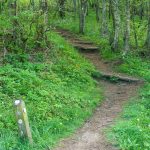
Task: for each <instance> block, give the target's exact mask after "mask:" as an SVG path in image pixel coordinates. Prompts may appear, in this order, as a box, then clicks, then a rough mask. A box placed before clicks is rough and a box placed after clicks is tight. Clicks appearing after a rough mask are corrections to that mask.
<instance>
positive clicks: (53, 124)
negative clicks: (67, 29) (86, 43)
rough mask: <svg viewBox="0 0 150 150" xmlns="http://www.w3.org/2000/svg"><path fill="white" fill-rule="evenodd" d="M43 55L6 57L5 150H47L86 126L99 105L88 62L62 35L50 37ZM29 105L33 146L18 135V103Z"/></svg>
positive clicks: (1, 96) (1, 130)
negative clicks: (85, 122)
mask: <svg viewBox="0 0 150 150" xmlns="http://www.w3.org/2000/svg"><path fill="white" fill-rule="evenodd" d="M49 37H53V38H51V42H52V43H53V44H52V45H53V46H52V48H51V49H50V50H49V51H47V53H46V54H45V55H44V53H43V52H42V53H40V52H37V53H35V54H32V55H30V54H15V55H12V54H10V55H7V56H6V57H5V61H4V63H5V65H3V66H1V67H0V150H42V149H43V150H44V149H46V148H48V147H49V148H51V147H52V146H53V145H54V144H56V142H57V141H58V140H59V139H60V138H62V137H65V136H67V135H69V134H71V133H72V132H73V131H74V130H75V129H76V128H78V127H79V126H81V124H82V123H83V122H84V120H85V119H86V118H87V117H89V116H90V115H91V113H92V110H93V109H94V108H95V107H96V105H97V103H99V101H100V91H99V89H98V88H97V87H96V82H95V81H94V80H93V79H92V77H91V74H92V72H93V71H94V67H93V66H92V65H91V64H89V63H88V62H87V61H86V60H85V59H84V58H82V57H81V56H79V55H78V53H77V52H76V51H75V50H74V49H73V48H72V47H71V46H70V45H69V44H68V43H66V42H65V41H64V40H63V39H62V38H61V37H59V36H58V35H56V34H54V33H49ZM16 99H23V100H24V101H25V103H26V107H27V111H28V116H29V121H30V126H31V129H32V135H33V141H34V144H33V146H30V145H29V144H28V142H26V141H21V140H20V139H19V137H18V131H17V130H18V129H17V123H16V119H15V114H14V106H13V103H14V100H16Z"/></svg>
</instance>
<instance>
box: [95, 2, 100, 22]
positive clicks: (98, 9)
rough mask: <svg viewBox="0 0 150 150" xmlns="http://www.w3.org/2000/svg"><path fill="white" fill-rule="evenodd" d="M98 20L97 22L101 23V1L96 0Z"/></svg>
mask: <svg viewBox="0 0 150 150" xmlns="http://www.w3.org/2000/svg"><path fill="white" fill-rule="evenodd" d="M96 20H97V22H99V21H100V7H99V0H96Z"/></svg>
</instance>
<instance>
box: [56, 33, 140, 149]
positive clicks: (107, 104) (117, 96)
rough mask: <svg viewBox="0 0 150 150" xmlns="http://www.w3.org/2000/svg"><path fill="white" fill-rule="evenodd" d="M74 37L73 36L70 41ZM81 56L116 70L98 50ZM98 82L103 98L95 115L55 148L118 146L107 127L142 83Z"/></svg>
mask: <svg viewBox="0 0 150 150" xmlns="http://www.w3.org/2000/svg"><path fill="white" fill-rule="evenodd" d="M62 32H63V35H64V34H65V35H67V37H70V36H69V35H68V34H69V32H67V31H66V30H65V31H64V30H63V31H62ZM64 32H65V33H64ZM60 34H61V33H60ZM71 35H72V34H71ZM75 38H76V37H75ZM67 39H68V38H67ZM72 40H73V37H72V38H71V40H70V41H72ZM84 44H85V42H84ZM82 55H83V56H84V57H85V58H87V59H89V60H90V61H91V62H92V63H93V64H94V65H95V66H96V67H97V69H99V70H100V71H104V72H107V73H112V72H113V69H112V66H110V65H109V63H106V62H104V61H103V60H101V59H100V57H99V55H98V53H91V52H90V53H82ZM99 85H100V87H103V89H104V97H105V98H104V101H103V102H102V103H101V104H100V105H99V106H98V107H97V109H96V110H95V112H94V114H93V116H92V117H91V118H90V119H89V120H87V121H86V122H85V124H84V125H83V127H81V128H80V129H79V130H78V131H76V132H75V133H74V135H73V136H71V137H69V138H67V139H64V140H62V141H61V142H60V143H59V144H58V146H57V147H56V148H55V150H118V149H119V148H118V147H116V146H114V145H112V144H111V143H109V142H108V141H107V139H106V135H105V132H104V130H105V129H107V128H109V127H110V125H112V124H113V123H114V122H115V119H116V118H117V117H118V116H119V114H120V113H121V112H122V108H123V106H124V105H125V103H126V102H128V100H129V99H130V98H132V97H134V96H136V95H137V90H138V88H139V87H140V85H141V84H140V83H137V82H132V83H129V82H117V83H112V82H109V81H108V80H100V81H99Z"/></svg>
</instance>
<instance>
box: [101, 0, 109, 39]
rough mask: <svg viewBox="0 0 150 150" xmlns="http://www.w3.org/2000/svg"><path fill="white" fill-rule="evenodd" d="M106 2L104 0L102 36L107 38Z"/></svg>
mask: <svg viewBox="0 0 150 150" xmlns="http://www.w3.org/2000/svg"><path fill="white" fill-rule="evenodd" d="M106 13H107V12H106V0H102V26H101V34H102V36H103V37H105V36H106V35H107V33H108V26H107V17H106Z"/></svg>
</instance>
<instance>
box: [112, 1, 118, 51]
mask: <svg viewBox="0 0 150 150" xmlns="http://www.w3.org/2000/svg"><path fill="white" fill-rule="evenodd" d="M113 7H114V21H115V26H114V30H115V31H114V40H113V43H112V50H114V51H116V50H118V46H119V32H120V14H119V8H118V7H119V2H118V0H113Z"/></svg>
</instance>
